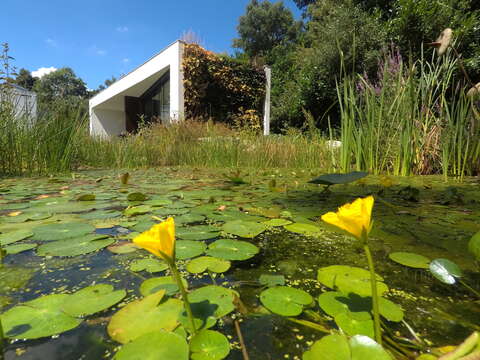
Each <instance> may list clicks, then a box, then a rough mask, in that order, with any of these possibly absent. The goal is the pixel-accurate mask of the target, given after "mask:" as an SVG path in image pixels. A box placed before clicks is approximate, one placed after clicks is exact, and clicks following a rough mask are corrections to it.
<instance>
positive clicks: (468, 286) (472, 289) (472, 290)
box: [458, 279, 480, 298]
mask: <svg viewBox="0 0 480 360" xmlns="http://www.w3.org/2000/svg"><path fill="white" fill-rule="evenodd" d="M458 282H459V283H460V284H462V285H463V286H465V287H466V288H467V289H468V290H470V291H471V292H472V293H474V294H475V295H477V296H478V297H479V298H480V292H478V291H477V290H475V289H474V288H472V287H471V286H470V285H468V284H467V283H466V282H464V281H463V280H460V279H458Z"/></svg>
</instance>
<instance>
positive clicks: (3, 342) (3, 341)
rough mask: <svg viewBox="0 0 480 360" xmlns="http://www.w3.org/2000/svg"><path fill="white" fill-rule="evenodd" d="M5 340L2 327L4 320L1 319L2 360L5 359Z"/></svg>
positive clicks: (0, 346)
mask: <svg viewBox="0 0 480 360" xmlns="http://www.w3.org/2000/svg"><path fill="white" fill-rule="evenodd" d="M4 345H5V340H4V336H3V325H2V319H1V318H0V360H3V359H5V355H4V353H5V349H4V347H5V346H4Z"/></svg>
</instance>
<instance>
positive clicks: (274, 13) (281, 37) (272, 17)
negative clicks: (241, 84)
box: [233, 0, 302, 61]
mask: <svg viewBox="0 0 480 360" xmlns="http://www.w3.org/2000/svg"><path fill="white" fill-rule="evenodd" d="M301 26H302V23H301V22H297V21H295V20H294V18H293V14H292V12H291V11H290V10H289V9H287V8H286V7H285V6H284V5H283V2H282V1H279V2H276V3H271V2H270V1H268V0H265V1H260V2H259V1H258V0H252V1H251V2H250V3H249V4H248V5H247V10H246V13H245V15H243V16H241V17H240V19H239V24H238V26H237V30H238V34H239V36H240V37H239V38H237V39H234V40H233V47H235V48H238V49H242V50H243V51H244V52H245V53H246V54H247V55H248V56H249V57H250V58H251V59H253V60H254V61H255V60H258V59H259V58H265V57H267V56H268V55H269V54H270V52H271V51H272V50H273V48H275V47H276V46H279V45H284V44H287V43H291V42H294V41H295V40H296V38H297V36H298V34H299V32H300V29H301Z"/></svg>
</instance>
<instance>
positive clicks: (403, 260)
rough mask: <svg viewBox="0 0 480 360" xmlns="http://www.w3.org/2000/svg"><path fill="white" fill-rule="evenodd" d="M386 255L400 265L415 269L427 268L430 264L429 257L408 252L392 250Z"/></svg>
mask: <svg viewBox="0 0 480 360" xmlns="http://www.w3.org/2000/svg"><path fill="white" fill-rule="evenodd" d="M388 257H389V258H390V259H391V260H393V261H395V262H396V263H399V264H400V265H404V266H408V267H411V268H415V269H428V267H429V264H430V259H429V258H427V257H425V256H423V255H419V254H415V253H410V252H393V253H390V254H389V255H388Z"/></svg>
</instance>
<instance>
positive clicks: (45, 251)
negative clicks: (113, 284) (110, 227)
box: [37, 234, 115, 256]
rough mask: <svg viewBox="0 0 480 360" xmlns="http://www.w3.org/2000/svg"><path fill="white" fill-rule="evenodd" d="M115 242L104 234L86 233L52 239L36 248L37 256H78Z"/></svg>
mask: <svg viewBox="0 0 480 360" xmlns="http://www.w3.org/2000/svg"><path fill="white" fill-rule="evenodd" d="M114 242H115V240H114V239H112V238H108V237H107V236H105V235H96V234H92V235H86V236H82V237H78V238H74V239H66V240H59V241H52V242H49V243H47V244H43V245H40V246H39V247H38V249H37V255H39V256H78V255H83V254H88V253H91V252H94V251H98V250H100V249H103V248H104V247H107V246H109V245H111V244H113V243H114Z"/></svg>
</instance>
